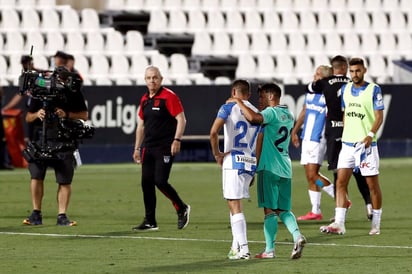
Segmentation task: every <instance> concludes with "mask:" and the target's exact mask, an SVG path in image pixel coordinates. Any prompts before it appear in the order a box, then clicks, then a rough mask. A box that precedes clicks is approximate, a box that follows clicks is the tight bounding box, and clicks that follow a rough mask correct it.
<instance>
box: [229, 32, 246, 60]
mask: <svg viewBox="0 0 412 274" xmlns="http://www.w3.org/2000/svg"><path fill="white" fill-rule="evenodd" d="M249 51H250V41H249V36H248V34H247V33H246V32H235V33H233V34H232V45H231V48H230V53H231V54H232V55H235V56H237V55H242V54H246V53H248V52H249Z"/></svg>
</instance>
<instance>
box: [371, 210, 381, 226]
mask: <svg viewBox="0 0 412 274" xmlns="http://www.w3.org/2000/svg"><path fill="white" fill-rule="evenodd" d="M372 216H373V217H372V226H373V227H375V228H378V229H379V228H380V227H381V216H382V208H380V209H372Z"/></svg>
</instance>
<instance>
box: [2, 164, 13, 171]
mask: <svg viewBox="0 0 412 274" xmlns="http://www.w3.org/2000/svg"><path fill="white" fill-rule="evenodd" d="M0 169H3V170H13V169H14V167H13V166H12V165H8V164H4V165H0Z"/></svg>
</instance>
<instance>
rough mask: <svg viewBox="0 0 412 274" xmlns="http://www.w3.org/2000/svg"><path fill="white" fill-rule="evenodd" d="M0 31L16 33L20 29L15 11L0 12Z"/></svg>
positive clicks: (4, 10)
mask: <svg viewBox="0 0 412 274" xmlns="http://www.w3.org/2000/svg"><path fill="white" fill-rule="evenodd" d="M1 18H2V20H1V24H0V26H1V27H0V30H1V31H3V32H10V31H11V32H13V31H18V30H19V28H20V18H19V14H18V13H17V10H15V9H3V10H1Z"/></svg>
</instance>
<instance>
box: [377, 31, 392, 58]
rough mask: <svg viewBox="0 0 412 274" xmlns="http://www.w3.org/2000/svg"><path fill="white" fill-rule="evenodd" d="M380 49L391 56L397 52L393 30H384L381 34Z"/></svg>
mask: <svg viewBox="0 0 412 274" xmlns="http://www.w3.org/2000/svg"><path fill="white" fill-rule="evenodd" d="M379 41H380V43H379V48H378V51H379V52H380V53H382V54H384V55H388V56H391V55H393V54H394V53H396V39H395V34H394V33H392V32H382V33H380V34H379Z"/></svg>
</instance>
